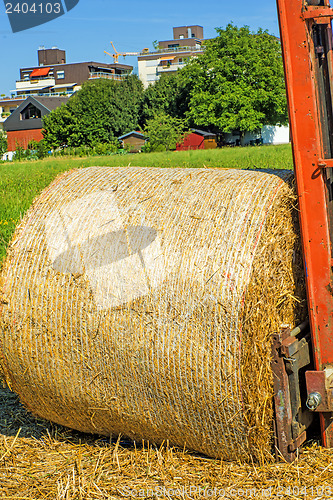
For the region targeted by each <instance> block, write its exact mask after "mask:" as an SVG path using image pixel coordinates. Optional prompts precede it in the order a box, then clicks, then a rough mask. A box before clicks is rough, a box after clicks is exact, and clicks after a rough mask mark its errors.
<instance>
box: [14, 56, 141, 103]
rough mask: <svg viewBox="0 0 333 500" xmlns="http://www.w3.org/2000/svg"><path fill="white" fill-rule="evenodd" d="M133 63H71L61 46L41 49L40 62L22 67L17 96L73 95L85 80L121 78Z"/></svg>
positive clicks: (130, 70)
mask: <svg viewBox="0 0 333 500" xmlns="http://www.w3.org/2000/svg"><path fill="white" fill-rule="evenodd" d="M132 70H133V66H130V65H128V64H119V63H113V64H106V63H99V62H95V61H88V62H80V63H67V62H66V52H65V51H64V50H60V49H58V48H57V47H53V48H52V49H45V48H40V49H39V50H38V66H28V67H25V68H21V69H20V79H19V80H17V81H16V88H15V90H13V93H15V95H16V96H17V97H23V98H26V97H28V96H29V95H39V96H56V95H71V94H73V92H75V91H76V90H79V89H80V88H81V86H82V84H83V82H85V81H89V80H95V79H97V78H108V79H110V80H118V81H119V80H121V79H123V78H125V77H126V76H127V75H129V74H130V73H131V72H132Z"/></svg>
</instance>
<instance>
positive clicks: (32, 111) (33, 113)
mask: <svg viewBox="0 0 333 500" xmlns="http://www.w3.org/2000/svg"><path fill="white" fill-rule="evenodd" d="M41 117H42V113H41V110H40V109H38V108H36V106H34V105H33V104H28V106H27V107H26V108H24V110H23V111H21V120H31V119H33V118H41Z"/></svg>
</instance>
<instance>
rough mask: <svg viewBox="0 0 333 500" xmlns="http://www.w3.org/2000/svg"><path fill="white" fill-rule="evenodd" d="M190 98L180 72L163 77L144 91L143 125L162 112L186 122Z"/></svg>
mask: <svg viewBox="0 0 333 500" xmlns="http://www.w3.org/2000/svg"><path fill="white" fill-rule="evenodd" d="M189 97H190V95H189V89H188V88H187V82H186V80H184V79H183V78H181V76H180V72H179V71H177V72H176V73H174V74H164V75H161V77H160V78H159V80H157V81H156V82H155V83H153V84H151V85H149V86H148V88H147V89H146V90H145V91H144V95H143V99H142V107H141V116H140V123H141V125H142V126H144V125H145V123H146V122H147V120H149V119H151V118H153V117H154V116H155V115H156V113H160V112H162V113H166V114H168V115H170V116H172V117H174V118H179V119H181V120H184V119H185V117H186V112H187V111H188V110H189V108H188V103H189Z"/></svg>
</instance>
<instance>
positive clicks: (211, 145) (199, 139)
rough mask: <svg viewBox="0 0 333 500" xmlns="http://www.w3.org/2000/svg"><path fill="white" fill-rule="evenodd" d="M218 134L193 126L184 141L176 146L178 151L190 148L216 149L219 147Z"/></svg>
mask: <svg viewBox="0 0 333 500" xmlns="http://www.w3.org/2000/svg"><path fill="white" fill-rule="evenodd" d="M216 139H217V138H216V134H213V133H212V132H207V131H206V130H199V129H194V128H192V129H191V131H190V132H189V133H188V134H186V135H185V137H184V140H183V142H181V143H178V144H177V146H176V150H177V151H187V150H189V149H215V148H216V147H217V140H216Z"/></svg>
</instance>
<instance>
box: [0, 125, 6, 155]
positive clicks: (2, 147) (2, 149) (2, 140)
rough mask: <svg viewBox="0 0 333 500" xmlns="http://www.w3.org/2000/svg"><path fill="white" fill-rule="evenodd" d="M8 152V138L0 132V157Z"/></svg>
mask: <svg viewBox="0 0 333 500" xmlns="http://www.w3.org/2000/svg"><path fill="white" fill-rule="evenodd" d="M6 151H7V136H6V135H5V134H4V132H2V130H0V156H2V155H3V154H4V153H6Z"/></svg>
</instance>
